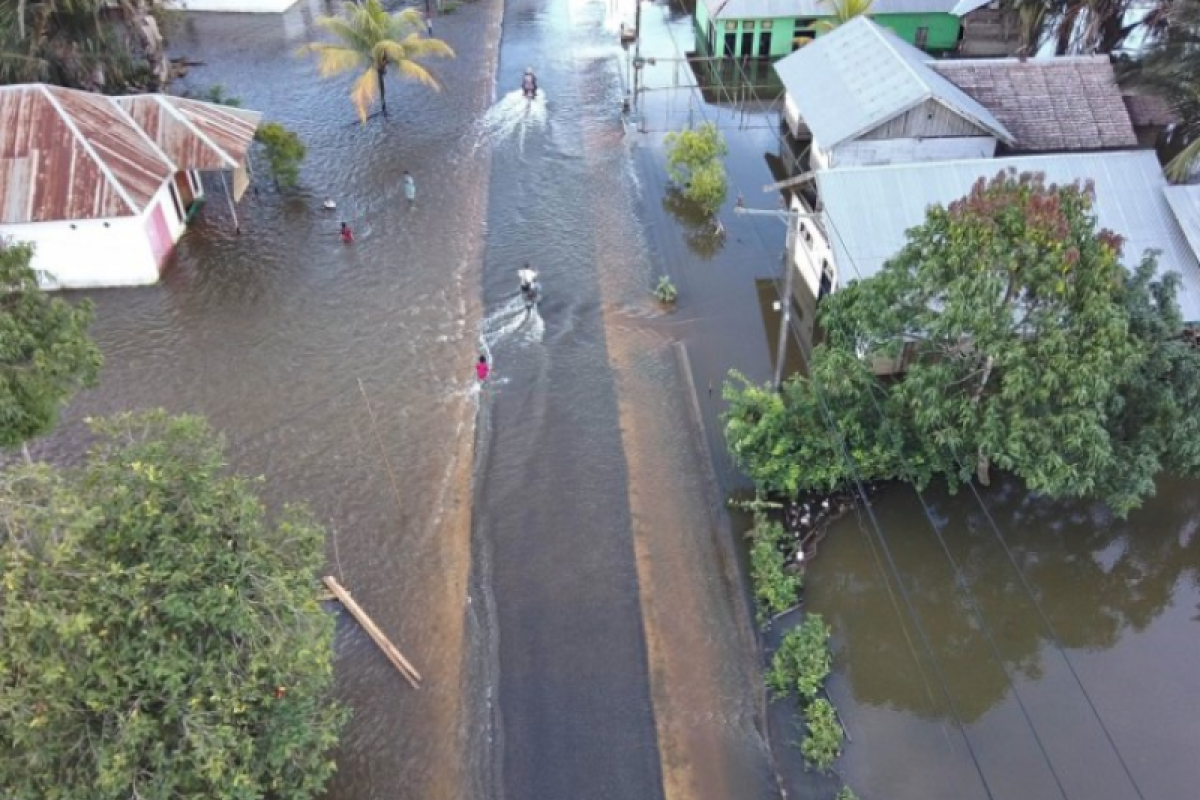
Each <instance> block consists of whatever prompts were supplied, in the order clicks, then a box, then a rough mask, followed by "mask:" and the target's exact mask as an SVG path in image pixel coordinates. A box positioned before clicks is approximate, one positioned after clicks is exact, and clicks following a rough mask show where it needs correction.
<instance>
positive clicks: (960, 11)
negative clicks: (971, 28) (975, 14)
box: [950, 0, 995, 17]
mask: <svg viewBox="0 0 1200 800" xmlns="http://www.w3.org/2000/svg"><path fill="white" fill-rule="evenodd" d="M993 2H995V0H958V2H957V3H955V4H954V8H952V9H950V13H951V14H953V15H954V16H956V17H963V16H966V15H967V14H970V13H971V12H972V11H976V10H978V9H980V8H983V7H984V6H986V5H990V4H991V3H993Z"/></svg>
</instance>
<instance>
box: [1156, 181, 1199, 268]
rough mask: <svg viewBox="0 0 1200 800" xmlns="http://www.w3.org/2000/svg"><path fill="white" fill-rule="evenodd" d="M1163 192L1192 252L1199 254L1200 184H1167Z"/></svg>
mask: <svg viewBox="0 0 1200 800" xmlns="http://www.w3.org/2000/svg"><path fill="white" fill-rule="evenodd" d="M1163 194H1164V195H1166V197H1167V205H1169V206H1170V207H1171V213H1173V214H1174V215H1175V221H1176V222H1178V223H1179V227H1180V228H1181V229H1182V230H1183V235H1184V236H1185V237H1186V238H1187V240H1188V244H1189V245H1191V248H1192V252H1193V253H1196V254H1197V255H1198V256H1200V186H1168V187H1166V188H1165V189H1163Z"/></svg>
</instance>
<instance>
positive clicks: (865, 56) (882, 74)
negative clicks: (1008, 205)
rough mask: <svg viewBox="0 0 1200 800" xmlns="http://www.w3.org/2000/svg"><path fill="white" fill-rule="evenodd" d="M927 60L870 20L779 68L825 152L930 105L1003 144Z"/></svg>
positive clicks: (973, 103)
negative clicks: (935, 104) (939, 105)
mask: <svg viewBox="0 0 1200 800" xmlns="http://www.w3.org/2000/svg"><path fill="white" fill-rule="evenodd" d="M928 61H929V56H928V55H927V54H925V53H923V52H921V51H920V50H918V49H917V48H915V47H913V46H912V45H910V44H908V43H907V42H905V41H903V40H901V39H900V38H899V37H897V36H896V35H895V34H893V33H891V32H890V31H887V30H885V29H883V28H881V27H880V26H879V25H876V24H875V23H874V22H872V21H870V20H869V19H866V18H865V17H858V18H856V19H853V20H851V21H850V22H847V23H846V24H844V25H841V26H839V27H838V28H837V29H836V30H834V31H833V32H832V33H830V34H828V35H826V36H821V37H819V38H817V39H816V40H815V41H814V42H812V44H809V45H807V46H806V47H802V48H801V49H799V50H797V51H796V52H794V53H792V54H791V55H790V56H788V57H787V58H784V59H781V60H780V61H778V62H776V64H775V71H776V72H777V73H778V74H779V78H780V80H781V81H782V82H783V86H784V89H786V91H787V93H788V94H789V95H790V96H791V97H792V99H793V101H794V102H795V104H796V107H797V108H798V109H799V110H800V116H801V117H803V118H804V121H805V123H807V125H808V127H809V130H811V131H812V134H813V139H814V140H816V142H817V143H818V144H819V145H820V146H821V147H822V148H825V149H829V148H832V147H836V146H837V145H838V144H840V143H842V142H845V141H848V140H850V139H853V138H855V137H857V136H859V135H861V134H863V133H866V132H867V131H869V130H871V129H872V128H874V127H876V126H878V125H881V124H882V123H884V122H887V121H888V120H890V119H893V118H895V117H896V116H898V115H900V114H902V113H904V112H905V111H908V110H909V109H911V108H913V107H915V106H917V105H919V104H920V103H923V102H925V101H926V100H935V101H937V102H939V103H942V104H943V105H945V106H946V107H947V108H949V109H951V110H952V111H954V112H955V113H957V114H958V115H960V116H962V117H964V118H965V119H968V120H970V121H971V122H974V123H975V124H976V125H978V126H979V127H980V128H983V129H984V130H987V131H989V132H991V133H992V134H993V135H994V136H995V137H996V138H998V139H1000V140H1001V141H1004V142H1008V143H1010V144H1011V143H1012V141H1013V137H1012V134H1010V133H1009V132H1008V130H1007V129H1006V128H1005V127H1004V126H1003V125H1002V124H1000V122H999V120H997V119H996V118H995V117H994V116H993V115H992V113H991V112H990V111H988V110H987V109H986V108H984V107H983V106H982V105H981V104H980V103H979V102H978V101H977V100H975V99H974V98H972V97H970V96H969V95H967V94H966V93H965V92H964V91H963V90H962V89H960V88H958V87H957V86H955V85H954V84H953V83H951V82H950V81H948V80H946V78H944V77H942V76H941V75H939V74H938V73H936V72H934V71H933V70H932V69H931V68H930V67H929V65H928V63H927V62H928Z"/></svg>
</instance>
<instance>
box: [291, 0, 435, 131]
mask: <svg viewBox="0 0 1200 800" xmlns="http://www.w3.org/2000/svg"><path fill="white" fill-rule="evenodd" d="M317 24H318V25H320V26H321V27H322V28H324V29H325V30H326V31H328V32H329V33H331V34H333V36H334V38H335V39H337V42H334V43H330V42H314V43H311V44H308V45H305V46H304V47H302V48H301V49H300V53H301V54H304V53H315V54H316V56H317V70H318V72H320V74H321V77H322V78H327V77H329V76H330V75H338V74H340V73H343V72H353V71H357V70H362V74H360V75H359V77H358V79H357V80H356V81H355V82H354V88H353V89H351V91H350V99H351V100H352V101H354V106H355V108H357V109H358V117H359V119H360V120H362V121H363V122H366V121H367V108H369V107H370V105H371V104H372V103H374V102H375V99H376V98H379V102H380V105H381V106H382V109H383V115H384V116H385V117H386V116H387V93H386V85H385V82H384V78H386V77H387V73H388V72H389V71H391V70H394V71H395V72H396V73H398V74H399V75H400V77H402V78H407V79H409V80H414V81H417V82H418V83H421V84H424V85H425V86H428V87H429V88H431V89H440V88H441V86H440V84H439V83H438V82H437V79H436V78H434V77H433V75H432V74H431V73H430V72H429V70H428V69H427V68H425V67H424V66H422V65H421V64H420V63H419V61H420V59H425V58H447V57H453V56H454V51H453V50H452V49H450V45H448V44H446V43H445V42H443V41H442V40H441V39H430V38H427V37H426V36H425V25H424V24H423V22H422V20H421V12H419V11H417V10H416V9H415V8H406V9H404V10H402V11H397V12H396V13H394V14H389V13H388V12H387V11H386V10H385V9H384V7H383V4H382V3H381V2H380V1H379V0H366V2H364V3H363V4H361V5H359V4H358V3H352V2H346V3H343V4H342V13H341V15H340V16H337V17H320V18H319V19H318V20H317Z"/></svg>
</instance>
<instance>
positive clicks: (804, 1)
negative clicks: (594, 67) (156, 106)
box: [210, 0, 963, 59]
mask: <svg viewBox="0 0 1200 800" xmlns="http://www.w3.org/2000/svg"><path fill="white" fill-rule="evenodd" d="M210 1H211V0H210ZM960 5H963V3H961V2H960V0H875V2H874V3H873V4H872V6H871V18H872V19H874V20H875V22H876V23H877V24H879V25H882V26H883V27H885V28H888V29H890V30H891V31H893V32H894V33H895V34H896V35H897V36H899V37H900V38H901V39H903V40H905V41H907V42H909V43H911V44H913V45H914V46H916V47H919V48H921V49H923V50H927V51H929V52H931V53H945V52H950V51H952V50H954V49H955V48H956V47H957V46H958V41H959V34H960V31H961V20H960V16H959V15H958V14H956V13H955V9H956V8H957V7H958V6H960ZM831 20H832V17H831V9H830V5H829V3H828V2H824V0H698V2H697V3H696V13H695V24H696V38H697V43H698V44H699V45H700V48H699V49H701V50H703V51H704V52H705V53H706V54H707V55H714V56H727V57H733V58H769V59H775V58H780V57H782V56H786V55H787V54H789V53H792V52H795V51H797V50H799V49H800V48H802V47H804V46H805V45H806V44H808V43H809V42H811V41H813V40H815V39H817V38H819V37H823V36H826V35H828V34H829V33H830V32H831V31H832V30H836V29H831V28H830V27H829V25H828V23H829V22H830V21H831Z"/></svg>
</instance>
